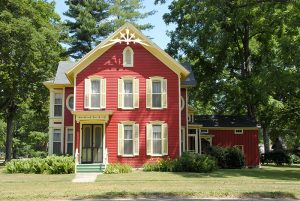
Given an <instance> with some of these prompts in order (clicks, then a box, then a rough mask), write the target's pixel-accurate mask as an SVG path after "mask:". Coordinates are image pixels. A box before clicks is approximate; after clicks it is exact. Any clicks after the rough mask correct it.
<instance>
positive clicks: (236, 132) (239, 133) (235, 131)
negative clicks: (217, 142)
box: [234, 129, 244, 135]
mask: <svg viewBox="0 0 300 201" xmlns="http://www.w3.org/2000/svg"><path fill="white" fill-rule="evenodd" d="M234 134H237V135H242V134H244V130H243V129H234Z"/></svg>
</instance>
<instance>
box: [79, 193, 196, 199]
mask: <svg viewBox="0 0 300 201" xmlns="http://www.w3.org/2000/svg"><path fill="white" fill-rule="evenodd" d="M182 196H185V197H191V196H194V194H193V193H171V192H138V193H134V192H126V191H119V192H117V191H111V192H106V193H100V194H96V195H88V196H83V197H77V198H75V199H73V200H81V199H117V198H133V199H138V198H148V199H157V198H175V197H177V198H180V197H182Z"/></svg>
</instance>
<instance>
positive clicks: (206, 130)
mask: <svg viewBox="0 0 300 201" xmlns="http://www.w3.org/2000/svg"><path fill="white" fill-rule="evenodd" d="M202 133H203V134H208V129H203V128H201V129H200V134H202Z"/></svg>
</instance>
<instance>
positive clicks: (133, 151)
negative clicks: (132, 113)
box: [118, 122, 139, 157]
mask: <svg viewBox="0 0 300 201" xmlns="http://www.w3.org/2000/svg"><path fill="white" fill-rule="evenodd" d="M118 155H119V156H125V157H126V156H137V155H139V125H138V124H135V123H134V122H122V123H120V124H118Z"/></svg>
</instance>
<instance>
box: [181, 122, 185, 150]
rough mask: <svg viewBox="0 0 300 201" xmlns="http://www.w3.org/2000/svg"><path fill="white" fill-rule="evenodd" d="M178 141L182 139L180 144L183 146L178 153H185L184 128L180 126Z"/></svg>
mask: <svg viewBox="0 0 300 201" xmlns="http://www.w3.org/2000/svg"><path fill="white" fill-rule="evenodd" d="M180 139H182V142H183V143H182V144H183V147H181V152H180V153H183V152H185V151H186V148H185V143H186V142H185V126H181V133H180ZM180 144H181V141H180Z"/></svg>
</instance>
